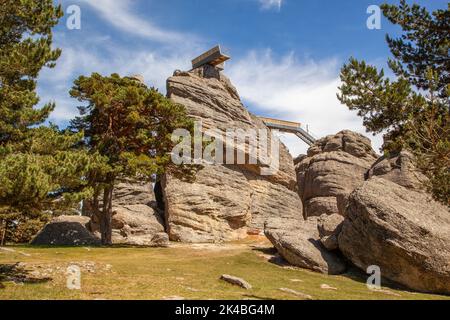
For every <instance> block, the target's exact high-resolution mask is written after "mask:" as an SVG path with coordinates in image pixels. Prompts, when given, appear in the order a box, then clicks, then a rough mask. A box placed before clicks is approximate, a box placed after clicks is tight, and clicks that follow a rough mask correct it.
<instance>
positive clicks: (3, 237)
mask: <svg viewBox="0 0 450 320" xmlns="http://www.w3.org/2000/svg"><path fill="white" fill-rule="evenodd" d="M1 222H2V224H1V225H2V237H1V238H0V246H2V247H3V246H4V245H5V239H6V227H7V226H8V222H7V221H6V220H1Z"/></svg>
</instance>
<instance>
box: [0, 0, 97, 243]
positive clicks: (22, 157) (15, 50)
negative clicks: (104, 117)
mask: <svg viewBox="0 0 450 320" xmlns="http://www.w3.org/2000/svg"><path fill="white" fill-rule="evenodd" d="M61 16H62V10H61V7H60V6H55V5H54V4H53V1H52V0H0V26H1V27H0V244H3V243H4V241H6V240H10V241H18V242H23V241H27V240H29V239H30V237H31V236H33V235H34V234H35V233H36V231H38V230H39V228H40V227H42V225H43V224H44V223H45V222H46V221H47V220H48V219H49V218H50V217H51V215H52V214H56V213H57V212H58V211H59V210H65V209H66V208H68V207H70V206H72V205H73V202H76V201H78V200H80V199H81V198H84V197H86V195H87V194H90V193H92V192H91V190H90V189H89V188H88V187H87V182H86V181H85V175H86V172H87V170H89V169H90V168H91V167H94V166H96V165H97V164H96V162H97V161H100V160H101V157H95V156H91V155H89V154H88V153H87V152H86V151H84V150H82V149H79V148H76V147H77V146H78V145H79V144H80V141H81V139H82V134H81V133H80V134H78V135H73V134H71V133H69V132H61V131H60V130H59V129H58V128H57V127H55V126H50V127H45V126H42V124H43V123H44V122H45V121H46V120H47V118H48V116H49V114H50V113H51V112H52V110H53V109H54V107H55V105H54V104H53V103H49V104H46V105H45V106H44V107H42V108H40V109H38V108H36V105H37V104H38V103H39V98H38V96H37V94H36V84H37V82H36V81H37V78H38V75H39V72H40V70H41V69H42V68H44V67H49V68H52V67H54V65H55V62H56V60H57V59H58V57H59V56H60V54H61V51H60V50H59V49H55V50H53V49H52V28H53V27H54V26H55V25H56V24H57V23H58V20H59V18H60V17H61Z"/></svg>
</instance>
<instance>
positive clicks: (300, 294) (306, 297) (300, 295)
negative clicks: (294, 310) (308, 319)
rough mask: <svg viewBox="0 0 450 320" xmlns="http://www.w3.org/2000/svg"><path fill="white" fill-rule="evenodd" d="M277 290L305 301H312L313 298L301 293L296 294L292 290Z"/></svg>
mask: <svg viewBox="0 0 450 320" xmlns="http://www.w3.org/2000/svg"><path fill="white" fill-rule="evenodd" d="M278 290H280V291H283V292H286V293H290V294H293V295H294V296H297V297H300V298H302V299H305V300H313V297H311V296H310V295H309V294H305V293H303V292H298V291H295V290H292V289H289V288H280V289H278Z"/></svg>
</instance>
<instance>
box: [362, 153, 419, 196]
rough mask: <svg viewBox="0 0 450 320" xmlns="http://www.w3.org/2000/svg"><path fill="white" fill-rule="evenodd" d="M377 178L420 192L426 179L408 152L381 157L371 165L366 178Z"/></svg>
mask: <svg viewBox="0 0 450 320" xmlns="http://www.w3.org/2000/svg"><path fill="white" fill-rule="evenodd" d="M373 176H378V177H380V178H383V179H386V180H389V181H392V182H394V183H396V184H398V185H401V186H403V187H405V188H408V189H414V190H417V191H419V190H422V189H423V183H424V182H425V181H426V179H427V178H426V177H425V176H424V175H423V174H422V173H421V172H420V171H419V170H417V168H416V167H415V165H414V156H413V155H412V154H411V153H410V152H408V151H401V152H400V153H398V154H393V155H390V156H383V157H381V158H379V159H378V161H377V162H375V163H374V164H373V166H372V167H371V168H370V170H369V172H368V178H371V177H373Z"/></svg>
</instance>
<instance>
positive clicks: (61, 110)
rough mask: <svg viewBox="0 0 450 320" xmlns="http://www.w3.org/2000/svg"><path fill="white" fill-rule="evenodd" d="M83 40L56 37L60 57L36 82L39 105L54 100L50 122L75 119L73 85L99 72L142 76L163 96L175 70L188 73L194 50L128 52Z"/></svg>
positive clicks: (156, 49)
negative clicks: (60, 50) (74, 40)
mask: <svg viewBox="0 0 450 320" xmlns="http://www.w3.org/2000/svg"><path fill="white" fill-rule="evenodd" d="M93 37H94V38H95V39H97V40H95V41H91V40H90V39H86V40H83V41H80V42H77V43H74V42H73V41H70V40H69V39H67V38H66V36H65V35H64V34H62V33H55V35H54V38H55V47H59V48H62V55H61V57H60V59H59V60H58V61H57V64H56V67H55V68H54V69H44V70H43V71H42V73H41V76H40V78H39V87H38V88H39V94H40V96H41V98H42V99H41V104H44V103H46V102H48V101H49V100H53V101H55V102H56V109H55V111H54V112H53V113H52V114H51V116H50V120H51V121H53V122H56V123H66V122H67V121H68V120H70V119H73V117H74V116H76V115H77V109H76V106H77V105H78V102H77V101H76V100H75V99H71V98H70V97H69V93H68V92H69V90H70V88H71V87H72V84H73V81H74V80H75V79H76V78H77V77H79V76H80V75H90V74H91V73H93V72H98V73H100V74H103V75H109V74H111V73H118V74H120V75H121V76H127V75H132V74H141V75H143V76H144V78H145V82H146V84H147V85H149V86H153V87H156V88H158V89H159V90H160V92H163V93H164V92H165V89H166V79H167V78H168V77H169V76H171V75H172V73H173V71H174V70H176V69H189V68H190V60H191V59H192V57H194V56H195V55H196V54H198V52H197V51H198V50H197V49H192V50H185V49H180V50H175V49H173V48H171V49H170V50H167V49H166V48H165V47H161V46H159V47H158V48H152V47H145V48H140V49H138V50H130V49H129V47H127V46H126V45H123V46H122V45H117V44H114V43H113V42H111V41H110V40H109V39H105V40H104V41H100V40H99V37H96V36H95V35H93Z"/></svg>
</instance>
